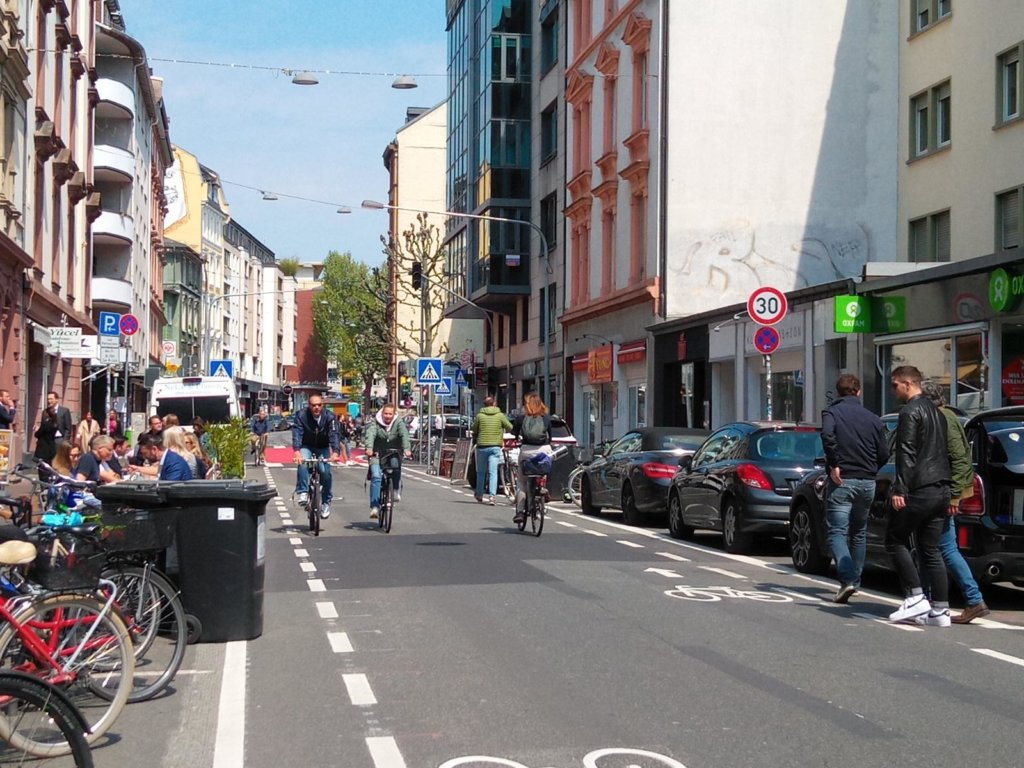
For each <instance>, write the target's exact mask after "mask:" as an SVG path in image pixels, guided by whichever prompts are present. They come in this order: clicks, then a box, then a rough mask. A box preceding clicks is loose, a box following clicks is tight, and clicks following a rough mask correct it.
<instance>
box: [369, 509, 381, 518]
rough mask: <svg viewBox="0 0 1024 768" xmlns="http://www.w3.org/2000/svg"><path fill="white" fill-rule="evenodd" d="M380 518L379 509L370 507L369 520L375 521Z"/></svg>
mask: <svg viewBox="0 0 1024 768" xmlns="http://www.w3.org/2000/svg"><path fill="white" fill-rule="evenodd" d="M378 517H380V507H370V519H371V520H376V519H377V518H378Z"/></svg>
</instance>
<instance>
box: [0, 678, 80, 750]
mask: <svg viewBox="0 0 1024 768" xmlns="http://www.w3.org/2000/svg"><path fill="white" fill-rule="evenodd" d="M0 719H3V720H4V722H5V724H6V727H7V729H8V731H9V732H10V733H11V734H13V735H16V736H17V737H18V738H17V739H16V740H17V741H22V742H23V743H26V744H30V745H36V744H45V745H47V748H49V746H51V745H59V744H61V743H63V744H64V745H65V746H66V751H64V752H63V754H70V755H71V757H72V759H73V760H74V764H75V765H76V766H78V768H92V764H93V762H92V752H91V751H90V749H89V744H88V742H87V741H86V740H85V728H86V723H85V720H84V719H83V718H82V715H81V713H80V712H79V711H78V710H76V709H75V706H74V705H73V704H72V703H71V702H70V701H68V699H67V697H65V696H64V694H62V693H61V691H60V690H59V689H58V688H56V687H54V686H52V685H50V684H49V683H47V682H45V681H43V680H40V679H38V678H36V677H32V676H31V675H26V674H23V673H21V672H11V671H2V672H0ZM26 754H36V753H33V752H29V751H28V750H26V749H23V748H19V747H15V746H13V745H11V744H5V743H3V742H0V765H22V764H24V763H28V764H30V765H40V764H42V762H41V761H40V760H35V759H33V760H31V761H29V760H26V759H25V755H26ZM37 756H38V755H37ZM61 762H62V764H66V761H61Z"/></svg>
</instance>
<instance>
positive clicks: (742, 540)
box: [722, 499, 751, 555]
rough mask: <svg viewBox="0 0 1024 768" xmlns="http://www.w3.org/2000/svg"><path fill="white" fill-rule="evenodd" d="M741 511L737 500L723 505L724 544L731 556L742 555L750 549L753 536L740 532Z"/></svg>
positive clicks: (729, 500) (730, 500)
mask: <svg viewBox="0 0 1024 768" xmlns="http://www.w3.org/2000/svg"><path fill="white" fill-rule="evenodd" d="M741 523H742V521H741V520H740V510H739V505H737V504H736V500H735V499H727V500H726V501H725V502H724V503H723V504H722V543H723V544H724V546H725V551H726V552H728V553H729V554H731V555H740V554H744V553H746V552H747V551H748V550H749V549H750V542H751V536H750V534H749V533H744V532H743V531H741V530H740V525H741Z"/></svg>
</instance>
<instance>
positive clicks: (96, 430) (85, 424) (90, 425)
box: [75, 411, 100, 456]
mask: <svg viewBox="0 0 1024 768" xmlns="http://www.w3.org/2000/svg"><path fill="white" fill-rule="evenodd" d="M99 434H100V423H99V422H98V421H96V419H94V418H93V417H92V411H86V412H85V418H83V419H82V420H81V421H80V422H78V429H76V430H75V444H76V445H77V446H78V447H79V448H80V449H81V450H82V455H83V456H84V455H85V454H87V453H89V451H91V450H92V448H91V446H92V439H93V438H94V437H96V436H97V435H99Z"/></svg>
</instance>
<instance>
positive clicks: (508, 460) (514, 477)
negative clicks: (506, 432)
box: [498, 437, 519, 505]
mask: <svg viewBox="0 0 1024 768" xmlns="http://www.w3.org/2000/svg"><path fill="white" fill-rule="evenodd" d="M501 457H502V461H501V463H500V464H499V465H498V482H500V483H501V490H502V493H504V494H505V496H506V497H507V498H508V501H509V504H513V505H514V504H515V503H516V492H517V489H518V488H519V441H518V440H516V439H515V438H513V437H507V438H505V439H504V440H503V441H502V445H501Z"/></svg>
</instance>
